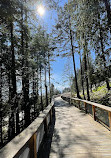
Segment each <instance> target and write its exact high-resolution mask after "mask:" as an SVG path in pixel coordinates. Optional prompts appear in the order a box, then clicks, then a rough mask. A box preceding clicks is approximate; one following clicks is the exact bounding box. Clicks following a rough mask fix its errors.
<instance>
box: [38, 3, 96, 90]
mask: <svg viewBox="0 0 111 158" xmlns="http://www.w3.org/2000/svg"><path fill="white" fill-rule="evenodd" d="M67 2H68V0H60V3H59V5H60V6H64V4H65V3H67ZM44 8H45V6H44ZM38 18H39V22H40V24H41V25H42V26H43V27H44V28H45V29H46V30H47V32H48V33H51V31H52V28H53V26H54V25H55V24H56V22H57V12H56V11H55V10H47V9H45V14H44V16H43V17H39V16H38ZM55 53H56V52H55ZM93 54H94V53H93ZM68 62H69V65H70V72H68V71H67V72H65V70H66V69H67V66H66V65H67V64H68ZM75 62H76V68H79V67H80V62H79V55H78V54H77V53H75ZM51 65H52V72H51V74H52V80H51V82H52V83H54V86H55V88H57V89H59V90H63V89H64V88H65V87H69V81H67V82H64V80H66V79H65V76H66V78H67V74H68V73H69V74H70V73H72V74H73V75H74V72H73V63H72V57H70V59H69V58H68V59H67V58H61V57H55V61H54V62H52V63H51Z"/></svg>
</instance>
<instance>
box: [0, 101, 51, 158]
mask: <svg viewBox="0 0 111 158" xmlns="http://www.w3.org/2000/svg"><path fill="white" fill-rule="evenodd" d="M53 106H54V101H52V103H51V104H50V105H49V106H48V107H47V108H46V109H45V110H44V111H43V112H41V113H40V115H39V117H38V118H37V119H35V120H34V121H33V122H32V123H31V124H30V125H29V126H28V127H27V128H26V129H25V130H24V131H22V132H21V133H20V134H19V135H18V136H16V137H15V138H14V139H13V140H12V141H11V142H9V143H8V144H7V145H6V146H4V147H3V148H2V149H1V150H0V158H24V157H25V158H29V157H30V158H37V152H38V149H39V146H40V144H41V142H42V140H43V137H44V135H45V134H47V130H48V126H49V123H50V122H51V121H52V113H53Z"/></svg>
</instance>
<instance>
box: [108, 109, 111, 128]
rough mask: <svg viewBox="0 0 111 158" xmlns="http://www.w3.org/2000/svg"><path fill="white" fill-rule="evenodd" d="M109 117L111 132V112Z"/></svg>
mask: <svg viewBox="0 0 111 158" xmlns="http://www.w3.org/2000/svg"><path fill="white" fill-rule="evenodd" d="M108 115H109V128H110V131H111V112H110V111H109V112H108Z"/></svg>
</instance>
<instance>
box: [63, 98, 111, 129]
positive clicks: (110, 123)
mask: <svg viewBox="0 0 111 158" xmlns="http://www.w3.org/2000/svg"><path fill="white" fill-rule="evenodd" d="M61 97H62V98H63V99H64V100H65V99H66V100H67V99H68V100H70V102H71V103H72V100H74V101H78V108H79V109H81V108H80V102H82V103H84V108H85V113H87V104H88V105H91V106H92V116H93V118H94V120H95V121H96V108H99V109H102V110H104V111H106V112H108V119H109V127H108V126H107V128H108V129H109V130H110V131H111V107H108V106H105V105H101V104H98V103H94V102H91V101H87V100H82V99H79V98H70V97H65V96H61ZM105 126H106V124H105Z"/></svg>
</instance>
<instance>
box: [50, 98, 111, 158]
mask: <svg viewBox="0 0 111 158" xmlns="http://www.w3.org/2000/svg"><path fill="white" fill-rule="evenodd" d="M55 114H56V120H55V128H54V133H53V138H52V143H51V150H50V158H111V135H110V132H109V131H108V130H107V129H105V128H104V127H103V126H102V125H100V124H99V123H98V122H95V121H94V120H93V118H91V116H89V115H86V114H85V113H84V112H82V111H80V110H79V109H77V108H76V107H74V106H69V104H68V103H67V102H65V101H63V100H62V99H61V98H60V97H58V98H56V100H55Z"/></svg>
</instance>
